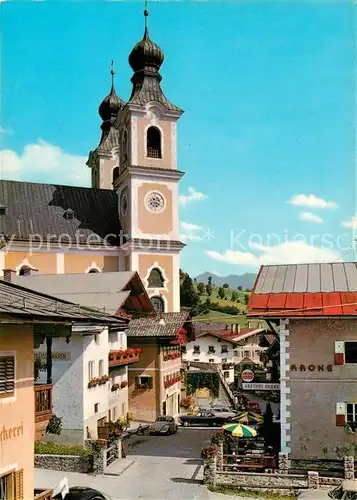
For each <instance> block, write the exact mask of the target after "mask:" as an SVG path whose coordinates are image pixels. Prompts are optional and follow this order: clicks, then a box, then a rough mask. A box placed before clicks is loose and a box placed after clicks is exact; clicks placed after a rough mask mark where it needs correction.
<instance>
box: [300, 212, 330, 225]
mask: <svg viewBox="0 0 357 500" xmlns="http://www.w3.org/2000/svg"><path fill="white" fill-rule="evenodd" d="M299 219H300V220H303V221H306V222H313V223H314V224H322V223H323V221H324V220H323V219H322V218H321V217H319V216H318V215H315V214H313V213H311V212H301V214H300V215H299Z"/></svg>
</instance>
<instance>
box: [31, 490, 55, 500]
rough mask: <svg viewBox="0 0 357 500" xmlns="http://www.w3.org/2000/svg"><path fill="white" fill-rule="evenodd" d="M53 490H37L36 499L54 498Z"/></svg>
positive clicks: (46, 499)
mask: <svg viewBox="0 0 357 500" xmlns="http://www.w3.org/2000/svg"><path fill="white" fill-rule="evenodd" d="M52 498H53V491H52V490H35V497H34V500H52Z"/></svg>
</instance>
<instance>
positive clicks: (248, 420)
mask: <svg viewBox="0 0 357 500" xmlns="http://www.w3.org/2000/svg"><path fill="white" fill-rule="evenodd" d="M231 421H232V422H239V423H241V424H262V423H263V421H264V418H263V417H262V416H261V415H259V413H254V412H252V411H244V412H243V413H240V414H239V415H237V416H236V417H234V418H232V419H231Z"/></svg>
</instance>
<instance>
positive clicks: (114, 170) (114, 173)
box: [113, 167, 119, 184]
mask: <svg viewBox="0 0 357 500" xmlns="http://www.w3.org/2000/svg"><path fill="white" fill-rule="evenodd" d="M117 177H119V167H115V168H113V184H114V182H115V180H116V178H117Z"/></svg>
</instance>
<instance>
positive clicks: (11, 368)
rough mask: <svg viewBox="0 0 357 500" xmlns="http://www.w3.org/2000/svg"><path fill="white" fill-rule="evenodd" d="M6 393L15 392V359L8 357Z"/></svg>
mask: <svg viewBox="0 0 357 500" xmlns="http://www.w3.org/2000/svg"><path fill="white" fill-rule="evenodd" d="M5 370H6V392H14V390H15V358H14V357H13V356H8V357H7V358H6V368H5Z"/></svg>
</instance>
